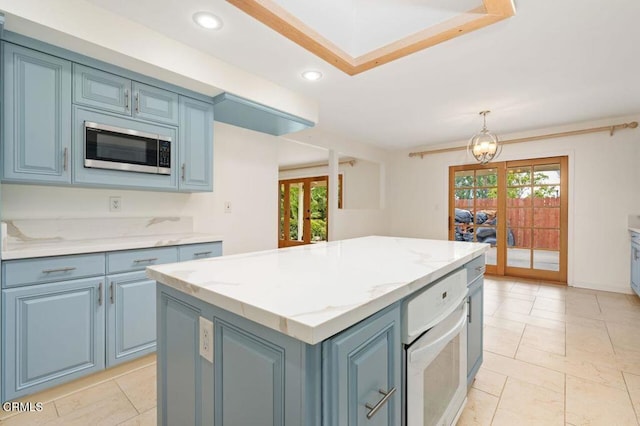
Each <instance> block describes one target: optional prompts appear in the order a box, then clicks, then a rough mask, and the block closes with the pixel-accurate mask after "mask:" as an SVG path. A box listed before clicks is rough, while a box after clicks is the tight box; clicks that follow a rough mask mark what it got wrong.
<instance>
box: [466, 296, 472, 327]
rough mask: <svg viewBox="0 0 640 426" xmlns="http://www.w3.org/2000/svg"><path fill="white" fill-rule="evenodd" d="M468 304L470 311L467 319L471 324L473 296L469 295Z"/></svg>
mask: <svg viewBox="0 0 640 426" xmlns="http://www.w3.org/2000/svg"><path fill="white" fill-rule="evenodd" d="M467 305H469V311H468V312H467V321H468V322H469V324H471V309H472V308H471V307H472V306H473V304H472V303H471V296H469V297H467Z"/></svg>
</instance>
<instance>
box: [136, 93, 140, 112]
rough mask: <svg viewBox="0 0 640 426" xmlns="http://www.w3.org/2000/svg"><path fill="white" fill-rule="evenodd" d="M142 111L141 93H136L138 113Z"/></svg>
mask: <svg viewBox="0 0 640 426" xmlns="http://www.w3.org/2000/svg"><path fill="white" fill-rule="evenodd" d="M139 112H140V93H136V114H137V113H139Z"/></svg>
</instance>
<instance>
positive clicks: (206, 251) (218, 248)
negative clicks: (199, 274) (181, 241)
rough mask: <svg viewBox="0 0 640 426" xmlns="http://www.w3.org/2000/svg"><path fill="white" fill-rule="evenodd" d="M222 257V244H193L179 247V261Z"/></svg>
mask: <svg viewBox="0 0 640 426" xmlns="http://www.w3.org/2000/svg"><path fill="white" fill-rule="evenodd" d="M218 256H222V243H221V242H215V243H204V244H193V245H188V246H180V247H178V261H179V262H184V261H187V260H196V259H205V258H207V257H218Z"/></svg>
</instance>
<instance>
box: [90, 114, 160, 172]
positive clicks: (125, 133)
mask: <svg viewBox="0 0 640 426" xmlns="http://www.w3.org/2000/svg"><path fill="white" fill-rule="evenodd" d="M84 166H85V167H91V168H98V169H110V170H123V171H128V172H140V173H153V174H159V175H170V174H171V138H170V137H168V136H164V135H159V134H153V133H145V132H140V131H138V130H130V129H122V128H120V127H115V126H108V125H105V124H99V123H93V122H90V121H85V122H84Z"/></svg>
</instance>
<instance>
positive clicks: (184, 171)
mask: <svg viewBox="0 0 640 426" xmlns="http://www.w3.org/2000/svg"><path fill="white" fill-rule="evenodd" d="M186 168H187V165H186V163H182V181H183V182H184V176H185V173H186Z"/></svg>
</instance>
